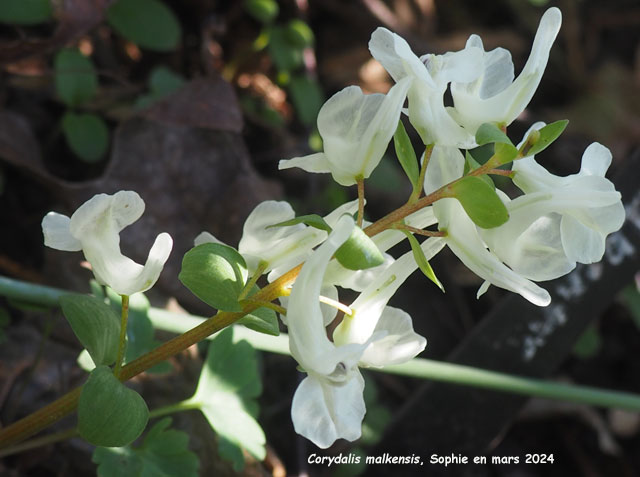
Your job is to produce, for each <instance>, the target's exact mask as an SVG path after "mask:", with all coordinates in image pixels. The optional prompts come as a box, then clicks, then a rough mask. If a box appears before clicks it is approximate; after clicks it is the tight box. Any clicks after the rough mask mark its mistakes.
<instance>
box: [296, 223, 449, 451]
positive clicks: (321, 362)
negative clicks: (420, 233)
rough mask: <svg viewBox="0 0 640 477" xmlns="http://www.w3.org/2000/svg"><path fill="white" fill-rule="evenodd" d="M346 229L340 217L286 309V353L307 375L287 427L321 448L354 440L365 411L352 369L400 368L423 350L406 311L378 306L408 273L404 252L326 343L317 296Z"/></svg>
mask: <svg viewBox="0 0 640 477" xmlns="http://www.w3.org/2000/svg"><path fill="white" fill-rule="evenodd" d="M353 227H354V225H353V220H352V219H351V218H350V217H348V216H345V217H343V218H341V219H340V221H339V222H338V224H337V225H336V227H335V228H334V231H333V232H332V233H331V234H330V236H329V238H328V239H327V241H326V242H325V243H323V244H322V245H321V246H320V247H319V248H318V249H317V250H316V251H315V252H314V253H313V255H312V256H311V257H310V258H309V259H308V260H307V262H306V263H305V265H304V266H303V268H302V270H301V272H300V275H299V276H298V278H297V280H296V283H295V284H294V287H293V291H292V293H291V296H290V298H289V306H288V309H287V317H288V326H289V345H290V350H291V354H292V356H293V357H294V358H295V359H296V360H297V361H298V362H299V363H300V365H301V366H302V368H304V370H305V371H306V372H307V374H308V376H307V377H306V378H305V379H304V380H303V381H302V383H301V384H300V386H299V387H298V389H297V390H296V393H295V395H294V398H293V404H292V408H291V415H292V419H293V423H294V427H295V430H296V432H298V433H299V434H301V435H303V436H305V437H306V438H307V439H309V440H311V441H312V442H314V443H315V444H316V445H317V446H318V447H323V448H326V447H328V446H330V445H331V444H333V442H335V440H336V439H338V438H344V439H347V440H355V439H357V438H358V437H360V433H361V426H362V419H363V417H364V414H365V411H366V409H365V405H364V399H363V397H362V392H363V389H364V381H363V379H362V376H361V374H360V372H359V369H358V366H375V367H381V366H385V365H388V364H397V363H401V362H404V361H407V360H409V359H411V358H413V357H414V356H416V355H417V354H418V353H419V352H421V351H422V350H423V349H424V347H425V345H426V340H425V339H424V338H423V337H421V336H419V335H417V334H416V333H415V332H414V331H413V327H412V324H411V318H410V317H409V315H408V314H407V313H405V312H404V311H402V310H399V309H397V308H392V307H387V306H385V305H386V303H387V301H388V300H389V298H390V297H391V295H393V293H394V292H395V291H396V290H397V288H398V287H399V286H400V285H401V284H402V282H404V280H405V279H406V278H407V277H408V276H409V275H410V274H411V273H412V272H413V271H414V270H415V268H416V264H415V261H414V260H413V257H412V256H411V254H406V255H405V256H403V257H401V258H400V259H399V260H397V261H395V262H394V263H393V264H392V265H390V266H389V267H388V268H387V269H386V270H385V271H384V272H383V273H381V274H380V275H379V276H378V277H376V279H375V280H374V281H373V282H372V283H371V284H370V285H369V286H368V287H367V289H366V290H365V291H363V293H361V295H360V297H359V298H358V299H357V300H356V301H355V302H354V303H353V304H352V306H351V309H352V310H353V311H354V314H353V315H352V316H351V317H345V320H344V321H343V322H342V323H341V324H340V325H339V326H338V328H337V329H336V332H335V334H334V338H335V343H332V342H331V341H329V339H328V338H327V336H326V330H325V323H324V321H323V314H322V311H321V309H320V305H319V304H318V296H319V294H320V291H321V288H322V286H323V276H324V274H325V271H326V268H327V264H328V262H329V260H330V259H331V256H332V255H333V254H334V253H335V251H336V250H337V249H338V248H339V247H340V245H342V243H344V242H345V241H346V240H347V238H348V237H349V235H350V234H351V231H352V230H353ZM441 242H442V240H441V239H430V240H427V241H425V242H424V243H423V248H424V250H425V254H426V255H427V256H429V257H431V256H433V255H435V253H437V252H438V251H439V250H440V249H441V248H442V245H443V244H442V243H441ZM427 243H428V245H425V244H427Z"/></svg>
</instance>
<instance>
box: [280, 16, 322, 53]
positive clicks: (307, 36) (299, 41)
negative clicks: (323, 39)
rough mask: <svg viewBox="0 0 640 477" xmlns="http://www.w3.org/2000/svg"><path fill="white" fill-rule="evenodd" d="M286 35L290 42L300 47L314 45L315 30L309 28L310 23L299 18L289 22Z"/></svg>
mask: <svg viewBox="0 0 640 477" xmlns="http://www.w3.org/2000/svg"><path fill="white" fill-rule="evenodd" d="M286 35H287V40H289V43H291V44H292V45H295V46H297V47H298V48H306V47H308V46H312V45H313V42H314V40H315V39H314V36H313V31H312V30H311V28H309V25H307V24H306V23H305V22H303V21H302V20H299V19H297V18H296V19H293V20H291V21H290V22H289V23H288V24H287V29H286Z"/></svg>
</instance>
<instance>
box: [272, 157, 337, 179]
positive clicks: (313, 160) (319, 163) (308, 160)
mask: <svg viewBox="0 0 640 477" xmlns="http://www.w3.org/2000/svg"><path fill="white" fill-rule="evenodd" d="M330 166H331V164H330V163H329V159H327V156H325V154H324V152H317V153H315V154H309V155H308V156H302V157H294V158H292V159H282V160H280V162H278V169H280V170H282V169H291V168H293V167H299V168H300V169H302V170H304V171H307V172H316V173H321V174H322V173H329V172H331V168H330Z"/></svg>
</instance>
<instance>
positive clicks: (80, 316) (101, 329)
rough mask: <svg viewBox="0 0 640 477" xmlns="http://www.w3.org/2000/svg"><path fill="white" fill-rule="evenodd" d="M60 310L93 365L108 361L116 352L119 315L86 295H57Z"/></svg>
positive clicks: (113, 359)
mask: <svg viewBox="0 0 640 477" xmlns="http://www.w3.org/2000/svg"><path fill="white" fill-rule="evenodd" d="M60 305H61V307H62V313H63V314H64V316H65V318H66V319H67V321H68V322H69V324H70V325H71V329H72V330H73V332H74V333H75V335H76V337H77V338H78V340H80V343H82V346H84V347H85V348H86V349H87V351H88V352H89V355H90V356H91V359H92V360H93V362H94V363H96V365H101V364H112V363H113V362H114V361H115V360H116V355H117V353H118V343H119V339H120V318H119V317H118V315H117V314H116V313H115V312H114V311H113V310H112V309H111V307H110V306H109V305H107V304H106V303H105V302H104V301H102V300H99V299H98V298H95V297H92V296H89V295H64V296H62V297H60Z"/></svg>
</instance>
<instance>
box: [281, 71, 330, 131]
mask: <svg viewBox="0 0 640 477" xmlns="http://www.w3.org/2000/svg"><path fill="white" fill-rule="evenodd" d="M289 92H290V93H291V99H292V100H293V105H294V106H295V108H296V111H297V113H298V117H299V118H300V121H301V122H302V123H303V124H306V125H307V126H311V125H313V124H315V122H316V119H317V117H318V112H319V111H320V108H321V107H322V104H323V103H324V94H322V90H321V89H320V85H319V84H318V82H317V81H315V80H314V79H312V78H310V77H309V76H307V75H306V74H299V75H293V76H292V77H291V81H290V82H289Z"/></svg>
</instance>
